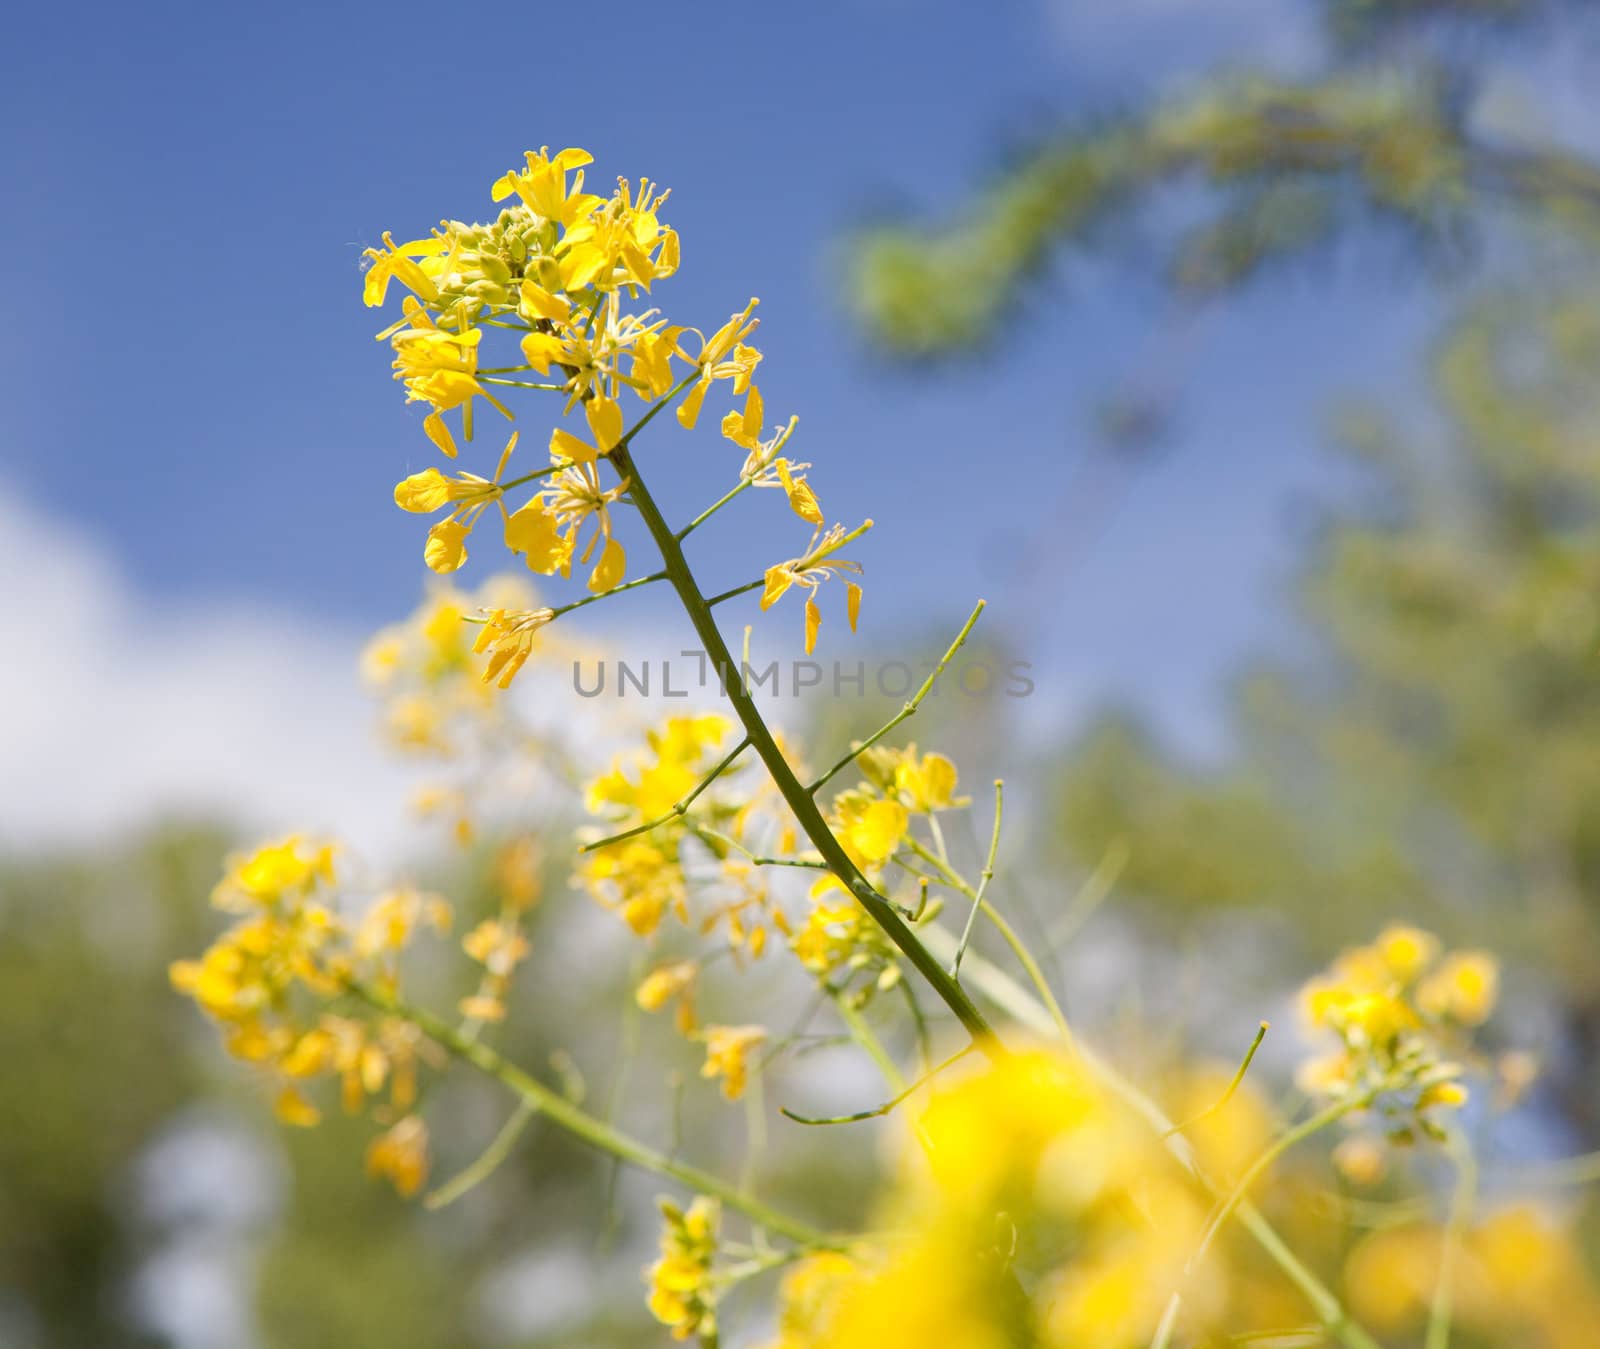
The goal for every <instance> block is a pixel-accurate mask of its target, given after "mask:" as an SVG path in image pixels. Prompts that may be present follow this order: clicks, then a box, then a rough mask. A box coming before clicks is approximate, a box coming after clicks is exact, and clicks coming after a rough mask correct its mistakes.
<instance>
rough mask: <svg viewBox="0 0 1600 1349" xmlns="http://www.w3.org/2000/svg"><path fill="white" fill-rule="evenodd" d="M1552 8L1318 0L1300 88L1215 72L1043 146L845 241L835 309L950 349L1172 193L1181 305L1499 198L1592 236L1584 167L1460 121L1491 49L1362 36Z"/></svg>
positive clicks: (1597, 216)
mask: <svg viewBox="0 0 1600 1349" xmlns="http://www.w3.org/2000/svg"><path fill="white" fill-rule="evenodd" d="M1556 8H1559V6H1555V5H1551V4H1535V3H1532V2H1531V0H1530V2H1529V3H1516V2H1515V0H1505V2H1502V0H1383V2H1381V3H1380V0H1346V2H1345V3H1338V4H1333V5H1331V6H1329V7H1328V9H1329V15H1328V17H1329V28H1330V42H1329V47H1328V52H1327V54H1326V58H1325V60H1324V61H1323V62H1322V73H1320V74H1319V75H1317V76H1316V77H1314V78H1308V79H1304V80H1285V79H1269V78H1241V77H1235V76H1230V77H1226V78H1220V79H1217V80H1215V81H1212V82H1211V83H1209V84H1206V85H1204V86H1202V87H1201V88H1200V89H1199V90H1198V91H1195V92H1192V93H1188V94H1185V95H1183V96H1181V97H1174V98H1170V99H1164V100H1159V101H1156V102H1154V103H1153V104H1151V105H1150V106H1147V107H1145V108H1142V109H1139V110H1137V111H1135V112H1133V113H1131V114H1126V115H1122V116H1119V117H1116V118H1113V119H1111V120H1109V121H1106V122H1102V123H1100V124H1097V125H1089V126H1086V127H1084V128H1082V129H1075V130H1069V131H1066V132H1063V133H1061V134H1059V135H1056V136H1053V137H1047V138H1044V139H1043V140H1042V141H1041V142H1040V143H1039V144H1037V145H1036V146H1035V148H1034V149H1033V150H1031V151H1030V152H1029V153H1026V154H1023V155H1021V156H1019V157H1018V158H1017V159H1016V160H1015V161H1014V162H1013V163H1011V164H1010V165H1009V166H1008V167H1006V168H1005V169H1003V170H1002V171H1000V172H998V173H997V174H996V175H995V176H994V177H993V178H992V179H991V181H989V182H988V183H987V184H986V185H984V186H983V187H982V188H981V189H980V190H979V191H977V192H976V193H975V194H974V196H973V198H972V199H971V200H970V201H969V202H968V203H967V204H966V205H965V206H964V207H963V208H962V209H960V210H958V211H957V212H956V213H955V215H954V218H952V219H949V220H946V221H924V220H916V219H891V220H888V221H885V222H882V223H880V224H878V225H876V226H874V227H872V228H869V229H866V230H864V231H862V232H861V233H860V234H858V235H857V236H856V237H855V238H854V239H853V240H852V241H851V243H850V247H849V250H848V254H849V255H848V259H847V262H848V267H847V275H848V284H847V296H848V302H849V304H850V306H851V307H852V309H853V310H854V312H855V313H856V315H857V317H858V319H859V321H860V322H861V323H862V325H863V326H864V328H865V329H866V331H867V332H868V334H869V335H870V337H871V338H872V340H873V341H874V342H875V343H876V344H877V345H878V346H879V347H880V348H881V349H883V350H885V351H887V352H890V353H892V354H895V355H898V356H902V357H909V358H931V357H940V356H946V355H952V354H956V353H959V352H962V351H964V350H967V349H969V348H972V347H974V346H978V345H981V344H983V343H985V342H987V341H989V340H991V339H993V338H994V337H995V336H996V334H997V331H998V330H999V329H1000V328H1001V327H1002V326H1003V325H1004V324H1005V323H1006V322H1007V320H1008V319H1011V320H1014V319H1015V317H1016V315H1017V314H1018V312H1019V310H1018V306H1019V303H1022V304H1023V306H1024V307H1025V298H1024V295H1023V292H1024V288H1025V287H1026V286H1027V284H1028V283H1029V282H1031V281H1033V280H1035V279H1036V278H1037V277H1038V275H1039V274H1040V272H1041V271H1042V270H1043V269H1044V268H1045V267H1046V266H1047V264H1049V263H1050V261H1051V260H1052V259H1053V258H1054V257H1056V256H1057V255H1059V254H1060V253H1062V252H1064V251H1066V250H1068V249H1070V248H1073V247H1077V248H1080V249H1087V250H1094V249H1104V247H1105V246H1106V244H1107V241H1108V227H1109V226H1110V225H1112V224H1117V225H1122V224H1125V223H1126V220H1127V218H1128V217H1129V216H1130V215H1131V214H1133V213H1134V212H1135V211H1136V210H1137V208H1138V207H1139V206H1141V205H1142V204H1144V203H1146V202H1148V201H1150V200H1151V199H1152V198H1153V197H1154V196H1155V194H1156V193H1157V192H1158V191H1167V190H1170V189H1172V188H1173V187H1175V186H1187V187H1189V188H1191V189H1193V191H1194V194H1195V196H1196V197H1197V199H1198V200H1199V201H1201V202H1203V204H1204V209H1203V210H1202V211H1201V219H1200V220H1199V222H1198V223H1185V224H1182V225H1169V226H1168V227H1166V231H1165V232H1166V233H1167V234H1168V236H1169V237H1168V238H1167V241H1166V245H1165V257H1166V262H1165V265H1166V267H1167V271H1168V278H1169V280H1170V281H1171V283H1172V284H1173V285H1174V286H1176V287H1178V288H1179V289H1181V290H1183V291H1185V292H1187V293H1190V294H1198V295H1205V294H1211V293H1215V292H1218V291H1221V290H1225V289H1228V288H1230V287H1234V286H1237V285H1239V284H1241V283H1242V282H1244V281H1246V280H1248V279H1249V278H1251V277H1253V276H1255V275H1257V274H1258V273H1259V272H1260V271H1261V270H1262V269H1263V268H1264V267H1266V266H1268V265H1269V264H1273V263H1283V262H1288V261H1292V260H1294V259H1296V258H1304V257H1307V256H1309V255H1311V254H1312V253H1313V250H1315V249H1317V248H1319V247H1322V246H1324V245H1325V244H1327V243H1328V242H1329V241H1330V240H1331V239H1334V238H1336V237H1338V236H1339V235H1340V234H1342V233H1347V232H1348V231H1349V230H1350V229H1351V228H1352V227H1354V226H1355V225H1357V224H1363V225H1371V224H1373V223H1378V224H1383V225H1388V226H1391V227H1394V228H1397V229H1398V230H1399V231H1400V232H1401V233H1402V235H1403V236H1404V237H1405V238H1406V239H1408V240H1409V241H1411V242H1412V243H1414V244H1416V245H1418V246H1420V247H1422V248H1424V249H1428V250H1433V251H1436V252H1442V253H1446V254H1448V253H1455V252H1459V251H1460V248H1461V246H1462V245H1463V244H1464V243H1465V241H1467V240H1468V239H1470V238H1471V237H1473V235H1474V233H1475V232H1476V231H1478V230H1479V229H1480V228H1481V227H1483V226H1485V225H1486V224H1487V223H1488V222H1489V221H1491V220H1492V219H1494V218H1495V217H1496V215H1497V214H1499V208H1502V207H1510V208H1511V209H1512V210H1513V211H1514V212H1515V213H1516V214H1517V216H1518V217H1519V218H1520V219H1521V220H1522V221H1523V222H1524V224H1531V225H1533V226H1534V227H1536V228H1538V229H1547V228H1548V227H1550V226H1557V227H1559V229H1560V231H1561V232H1562V233H1564V234H1568V235H1570V236H1572V237H1574V238H1576V239H1578V240H1581V241H1584V242H1585V244H1586V245H1592V244H1593V243H1594V241H1595V240H1596V239H1597V237H1600V170H1597V168H1596V167H1595V165H1593V164H1592V163H1590V162H1589V161H1587V160H1585V159H1583V158H1582V157H1580V156H1578V155H1575V154H1571V153H1568V152H1565V151H1562V150H1557V149H1549V148H1538V147H1519V146H1512V145H1506V144H1503V143H1501V142H1500V141H1499V140H1498V139H1494V138H1491V137H1489V136H1488V135H1486V134H1485V133H1484V132H1483V130H1482V128H1481V127H1480V126H1479V125H1478V123H1477V121H1476V119H1475V116H1474V114H1475V111H1476V100H1475V98H1474V94H1475V93H1476V91H1477V90H1478V89H1479V87H1480V85H1481V78H1482V76H1483V74H1484V73H1485V71H1487V70H1490V69H1493V68H1494V67H1495V64H1496V63H1495V61H1494V60H1493V59H1492V57H1491V58H1490V59H1483V58H1481V57H1480V58H1474V57H1472V56H1470V55H1467V56H1462V55H1459V54H1457V53H1458V47H1457V46H1456V45H1452V44H1451V43H1450V42H1449V41H1448V40H1439V41H1435V42H1432V43H1430V42H1428V41H1425V40H1422V39H1420V38H1419V39H1418V40H1416V41H1413V42H1411V43H1408V44H1407V45H1404V46H1402V47H1400V48H1399V51H1400V52H1401V53H1402V55H1401V56H1400V57H1399V58H1398V59H1397V58H1396V56H1395V51H1396V48H1395V46H1394V45H1393V44H1392V43H1389V42H1384V41H1379V40H1378V38H1379V37H1380V36H1384V35H1388V36H1391V37H1392V36H1394V30H1395V29H1396V28H1398V27H1404V26H1406V25H1411V24H1415V23H1418V22H1420V21H1422V20H1430V21H1432V23H1433V26H1434V27H1435V28H1438V27H1440V26H1442V27H1443V28H1445V29H1446V30H1453V29H1456V28H1460V27H1463V26H1472V25H1473V24H1475V23H1478V22H1480V21H1482V20H1484V19H1485V18H1490V17H1494V18H1498V19H1501V20H1502V21H1504V22H1506V23H1510V22H1512V21H1522V22H1527V21H1531V20H1532V19H1533V18H1534V17H1536V15H1538V14H1540V13H1543V12H1544V11H1548V10H1553V9H1556ZM1450 35H1452V33H1451V32H1450V31H1447V33H1446V37H1448V36H1450ZM1413 36H1415V35H1413ZM1490 50H1491V52H1492V50H1493V49H1492V47H1491V48H1490ZM1162 232H1163V231H1162V229H1161V228H1157V229H1155V230H1153V231H1152V233H1154V234H1156V235H1159V234H1161V233H1162Z"/></svg>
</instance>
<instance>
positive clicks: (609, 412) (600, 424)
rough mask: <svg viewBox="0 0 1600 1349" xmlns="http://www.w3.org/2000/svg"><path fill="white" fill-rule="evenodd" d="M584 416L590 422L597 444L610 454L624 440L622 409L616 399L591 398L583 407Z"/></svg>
mask: <svg viewBox="0 0 1600 1349" xmlns="http://www.w3.org/2000/svg"><path fill="white" fill-rule="evenodd" d="M583 415H584V416H585V417H587V418H588V420H589V429H590V430H591V431H592V432H594V439H595V443H596V444H597V445H598V446H599V447H600V449H601V450H602V451H603V452H605V453H609V452H610V451H611V450H612V449H614V448H615V447H616V443H617V442H618V441H619V440H621V439H622V409H621V408H620V407H619V406H618V405H617V403H616V400H615V399H611V398H591V399H590V400H589V401H588V402H587V403H585V404H584V405H583Z"/></svg>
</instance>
